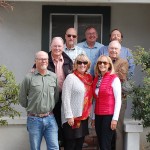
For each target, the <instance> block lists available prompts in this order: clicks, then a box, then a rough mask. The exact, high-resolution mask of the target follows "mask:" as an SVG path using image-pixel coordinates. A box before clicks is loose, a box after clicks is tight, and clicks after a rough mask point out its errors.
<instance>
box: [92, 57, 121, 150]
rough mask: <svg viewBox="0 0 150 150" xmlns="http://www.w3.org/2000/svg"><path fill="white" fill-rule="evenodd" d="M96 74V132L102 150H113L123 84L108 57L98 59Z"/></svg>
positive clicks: (94, 87)
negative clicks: (112, 144) (112, 145)
mask: <svg viewBox="0 0 150 150" xmlns="http://www.w3.org/2000/svg"><path fill="white" fill-rule="evenodd" d="M95 74H96V77H95V79H94V82H93V93H94V97H95V102H96V103H95V130H96V134H97V137H98V142H99V146H100V149H101V150H111V143H112V138H113V135H114V134H115V129H116V127H117V121H118V117H119V113H120V107H121V83H120V80H119V78H118V77H117V75H116V74H115V71H114V67H113V64H112V61H111V59H110V58H109V57H108V56H104V55H101V56H100V57H99V58H98V60H97V63H96V66H95Z"/></svg>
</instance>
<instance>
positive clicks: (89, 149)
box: [82, 146, 97, 150]
mask: <svg viewBox="0 0 150 150" xmlns="http://www.w3.org/2000/svg"><path fill="white" fill-rule="evenodd" d="M82 150H97V147H95V146H94V147H92V146H88V147H86V148H83V149H82Z"/></svg>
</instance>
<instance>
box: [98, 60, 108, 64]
mask: <svg viewBox="0 0 150 150" xmlns="http://www.w3.org/2000/svg"><path fill="white" fill-rule="evenodd" d="M97 64H98V65H101V64H104V65H108V64H109V63H108V62H106V61H98V63H97Z"/></svg>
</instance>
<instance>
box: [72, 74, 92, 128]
mask: <svg viewBox="0 0 150 150" xmlns="http://www.w3.org/2000/svg"><path fill="white" fill-rule="evenodd" d="M73 73H74V74H75V75H76V76H77V77H78V78H79V79H80V80H81V81H82V82H83V83H84V87H85V95H84V104H83V105H84V106H83V112H82V116H81V117H77V118H74V125H73V126H72V128H79V127H80V123H81V120H86V119H87V118H88V116H89V114H90V110H91V106H92V98H93V92H92V83H93V79H92V76H91V75H90V74H87V73H85V74H80V73H79V72H78V71H74V72H73Z"/></svg>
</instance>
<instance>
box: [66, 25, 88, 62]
mask: <svg viewBox="0 0 150 150" xmlns="http://www.w3.org/2000/svg"><path fill="white" fill-rule="evenodd" d="M77 37H78V36H77V31H76V29H75V28H69V29H67V31H66V34H65V40H66V43H65V45H64V52H65V53H66V54H67V55H68V56H69V57H70V58H71V59H72V61H73V62H74V60H75V58H76V57H77V56H78V55H79V54H81V53H83V54H85V51H84V50H83V49H82V48H80V47H78V46H77V45H76V43H77Z"/></svg>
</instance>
